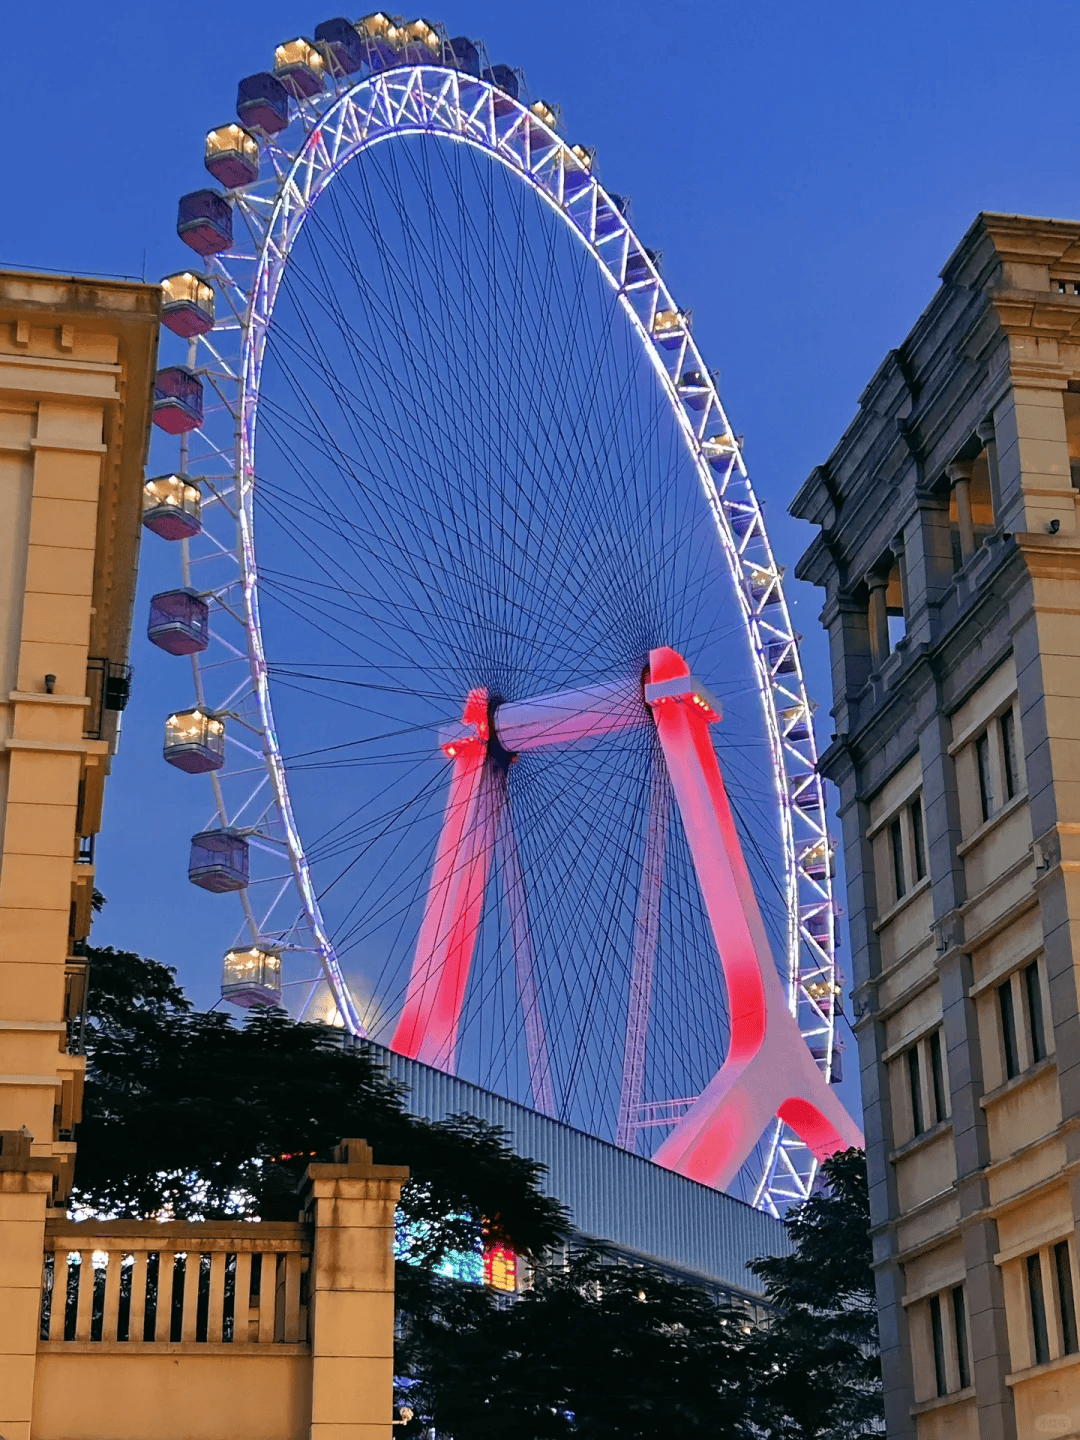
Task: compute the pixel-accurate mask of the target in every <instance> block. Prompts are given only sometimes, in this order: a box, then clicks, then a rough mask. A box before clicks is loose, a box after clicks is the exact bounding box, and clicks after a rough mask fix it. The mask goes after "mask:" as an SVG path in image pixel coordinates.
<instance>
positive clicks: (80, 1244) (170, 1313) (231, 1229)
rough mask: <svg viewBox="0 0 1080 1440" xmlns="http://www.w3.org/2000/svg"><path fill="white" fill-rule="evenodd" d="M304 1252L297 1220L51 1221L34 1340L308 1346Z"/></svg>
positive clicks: (305, 1239)
mask: <svg viewBox="0 0 1080 1440" xmlns="http://www.w3.org/2000/svg"><path fill="white" fill-rule="evenodd" d="M310 1256H311V1243H310V1238H309V1235H308V1232H307V1230H306V1229H305V1227H304V1226H303V1225H300V1224H295V1223H293V1224H290V1223H284V1222H282V1223H277V1224H275V1223H267V1222H255V1223H252V1222H242V1221H237V1222H232V1221H225V1222H207V1223H194V1222H190V1221H185V1222H165V1223H161V1224H158V1223H156V1222H153V1221H127V1220H110V1221H96V1220H95V1221H82V1222H74V1221H70V1220H50V1221H49V1222H48V1224H47V1229H46V1256H45V1275H44V1281H43V1285H42V1300H41V1340H42V1342H43V1343H45V1344H47V1345H49V1346H50V1347H52V1346H53V1345H57V1346H59V1345H64V1344H79V1343H82V1344H85V1345H89V1346H96V1345H107V1346H110V1347H124V1348H127V1347H128V1346H131V1347H132V1348H133V1349H134V1348H135V1347H144V1346H162V1345H173V1346H175V1345H184V1346H202V1345H229V1346H237V1347H239V1346H249V1345H300V1344H306V1343H307V1341H308V1319H307V1285H306V1279H307V1268H308V1264H309V1261H310Z"/></svg>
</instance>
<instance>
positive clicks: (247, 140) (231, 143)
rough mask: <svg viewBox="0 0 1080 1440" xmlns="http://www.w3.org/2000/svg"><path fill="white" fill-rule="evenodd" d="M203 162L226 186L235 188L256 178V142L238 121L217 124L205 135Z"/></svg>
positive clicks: (257, 152)
mask: <svg viewBox="0 0 1080 1440" xmlns="http://www.w3.org/2000/svg"><path fill="white" fill-rule="evenodd" d="M204 163H205V165H206V168H207V170H209V171H210V174H211V175H212V176H213V177H214V179H215V180H217V181H218V182H219V183H220V184H222V185H224V186H225V189H226V190H237V189H239V188H240V186H242V185H250V184H251V183H252V182H253V181H255V180H257V179H258V178H259V142H258V140H256V139H255V136H254V135H252V134H251V133H250V132H249V131H247V130H245V129H244V128H243V127H242V126H240V125H237V124H235V123H233V124H231V125H219V126H218V128H217V129H216V130H211V131H210V133H209V135H207V137H206V155H205V161H204Z"/></svg>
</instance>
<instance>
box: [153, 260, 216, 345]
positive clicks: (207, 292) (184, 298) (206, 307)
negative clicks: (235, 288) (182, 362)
mask: <svg viewBox="0 0 1080 1440" xmlns="http://www.w3.org/2000/svg"><path fill="white" fill-rule="evenodd" d="M161 289H162V291H163V295H162V303H161V323H162V324H163V325H164V326H165V328H166V329H167V330H171V331H172V332H173V334H174V335H179V336H180V338H181V340H190V339H192V337H193V336H195V335H205V334H206V333H207V331H208V330H212V329H213V328H214V287H213V286H212V285H211V284H210V283H209V282H208V281H206V280H204V279H203V278H202V276H201V275H193V274H192V272H191V271H190V270H181V271H179V272H178V273H177V274H176V275H166V276H165V279H164V280H162V282H161Z"/></svg>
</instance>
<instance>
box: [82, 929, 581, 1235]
mask: <svg viewBox="0 0 1080 1440" xmlns="http://www.w3.org/2000/svg"><path fill="white" fill-rule="evenodd" d="M88 958H89V961H90V983H89V997H88V1016H87V1028H86V1048H87V1060H88V1064H87V1080H86V1094H85V1102H84V1110H83V1121H82V1124H81V1125H80V1127H79V1131H78V1141H79V1154H78V1161H77V1166H76V1185H77V1189H76V1196H75V1198H76V1202H77V1203H78V1204H81V1205H84V1206H87V1207H89V1208H92V1209H95V1210H98V1211H103V1212H105V1213H108V1214H113V1215H117V1216H150V1215H154V1214H159V1213H162V1212H166V1213H170V1214H173V1215H177V1216H200V1217H203V1218H206V1219H215V1218H222V1217H225V1216H229V1215H246V1216H261V1217H262V1218H263V1219H268V1220H269V1219H292V1218H295V1215H296V1213H297V1199H296V1193H295V1192H296V1186H297V1184H298V1182H299V1180H300V1177H301V1175H302V1174H303V1172H304V1169H305V1168H306V1166H307V1165H308V1163H309V1162H310V1161H312V1160H329V1159H330V1158H331V1154H332V1151H333V1147H334V1146H335V1145H336V1144H337V1142H338V1141H339V1140H340V1139H341V1138H342V1137H343V1136H347V1135H355V1136H359V1137H362V1138H364V1139H366V1140H367V1141H368V1142H369V1143H370V1144H371V1145H372V1147H373V1149H374V1151H375V1159H376V1161H378V1162H384V1163H387V1164H405V1165H408V1166H409V1168H410V1174H411V1179H410V1181H409V1184H408V1185H407V1186H406V1188H405V1193H404V1195H403V1197H402V1214H403V1217H404V1219H405V1221H406V1223H407V1224H408V1225H409V1235H410V1239H411V1249H412V1258H413V1259H415V1260H417V1261H419V1262H421V1263H427V1264H437V1263H438V1262H439V1261H441V1260H442V1259H443V1258H444V1257H445V1255H446V1254H447V1253H448V1252H449V1251H452V1250H469V1249H472V1248H473V1247H474V1245H475V1243H476V1240H477V1236H478V1235H479V1231H480V1226H481V1224H486V1225H487V1227H488V1230H489V1232H490V1234H491V1235H492V1237H493V1239H494V1240H495V1241H497V1242H498V1243H504V1244H507V1245H509V1246H511V1247H512V1248H514V1249H515V1250H517V1251H519V1252H522V1253H525V1254H531V1255H540V1254H541V1253H542V1252H543V1251H544V1250H546V1249H547V1248H548V1247H550V1246H551V1245H554V1244H557V1243H559V1242H560V1241H561V1240H562V1238H563V1237H564V1236H565V1234H566V1217H565V1214H564V1213H563V1211H562V1209H561V1207H560V1206H559V1205H558V1204H557V1202H555V1201H553V1200H551V1199H550V1198H549V1197H547V1196H545V1195H543V1194H542V1193H541V1191H540V1188H539V1178H540V1172H541V1167H540V1166H538V1165H537V1164H536V1163H535V1162H533V1161H531V1160H527V1159H524V1158H522V1157H520V1156H518V1155H515V1154H514V1153H513V1151H512V1149H511V1148H510V1146H509V1144H508V1143H507V1140H506V1137H505V1135H504V1134H503V1133H502V1131H500V1130H499V1129H498V1128H497V1127H495V1126H490V1125H486V1124H484V1123H483V1122H482V1121H479V1120H476V1119H473V1118H472V1117H457V1118H453V1119H450V1120H446V1121H443V1122H441V1123H438V1124H433V1123H431V1122H429V1121H425V1120H422V1119H418V1118H416V1117H414V1116H412V1115H409V1114H408V1113H407V1112H406V1110H405V1107H404V1104H403V1098H402V1097H403V1093H404V1091H403V1087H402V1086H400V1085H398V1084H397V1083H395V1082H394V1081H393V1080H392V1079H391V1078H390V1077H389V1076H388V1075H387V1074H386V1072H385V1071H384V1070H383V1069H382V1067H381V1066H380V1065H379V1064H378V1063H377V1061H376V1060H375V1059H374V1057H373V1056H372V1054H371V1053H370V1052H369V1051H367V1050H365V1049H363V1048H360V1049H358V1050H353V1049H348V1048H345V1047H343V1046H342V1044H341V1043H340V1037H336V1036H335V1035H334V1034H332V1033H331V1032H329V1031H328V1030H327V1029H326V1028H325V1027H324V1026H320V1025H304V1024H297V1023H296V1022H294V1021H292V1020H290V1019H289V1018H288V1017H287V1016H284V1015H282V1014H280V1013H278V1012H273V1011H267V1010H255V1011H251V1012H249V1015H248V1018H247V1020H246V1023H245V1024H244V1025H243V1026H242V1027H238V1026H236V1025H234V1024H233V1023H232V1022H231V1020H230V1019H229V1017H228V1016H227V1015H224V1014H220V1013H209V1014H206V1013H200V1012H198V1011H195V1010H194V1009H193V1008H192V1006H191V1003H190V1002H189V1001H188V999H187V997H186V996H185V995H184V993H183V991H182V989H181V988H180V987H179V986H178V985H177V983H176V975H175V971H173V970H171V969H169V968H168V967H167V966H164V965H160V964H158V963H157V962H156V961H154V960H146V959H143V958H142V957H140V956H138V955H134V954H131V953H130V952H127V951H116V950H113V949H112V948H109V949H92V948H91V949H90V950H89V951H88Z"/></svg>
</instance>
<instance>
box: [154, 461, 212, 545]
mask: <svg viewBox="0 0 1080 1440" xmlns="http://www.w3.org/2000/svg"><path fill="white" fill-rule="evenodd" d="M143 524H144V525H145V526H146V528H147V530H151V531H152V532H153V533H154V534H155V535H160V536H161V538H162V540H190V539H191V537H192V536H193V535H198V533H199V531H200V530H201V529H202V496H201V495H200V493H199V487H198V485H196V484H194V483H193V482H192V481H191V480H189V479H188V477H187V476H186V475H155V476H153V477H152V478H151V479H150V480H147V482H146V484H145V485H144V486H143Z"/></svg>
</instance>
